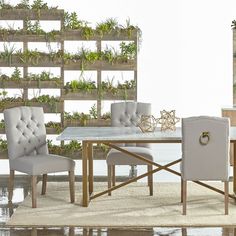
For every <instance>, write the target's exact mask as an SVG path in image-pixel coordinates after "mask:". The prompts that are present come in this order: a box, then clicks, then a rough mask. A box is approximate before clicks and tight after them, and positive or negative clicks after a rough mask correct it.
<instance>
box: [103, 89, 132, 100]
mask: <svg viewBox="0 0 236 236" xmlns="http://www.w3.org/2000/svg"><path fill="white" fill-rule="evenodd" d="M100 98H101V99H102V100H136V91H135V90H134V89H126V90H124V89H119V90H118V92H117V93H115V94H113V93H111V92H106V91H105V92H101V94H100Z"/></svg>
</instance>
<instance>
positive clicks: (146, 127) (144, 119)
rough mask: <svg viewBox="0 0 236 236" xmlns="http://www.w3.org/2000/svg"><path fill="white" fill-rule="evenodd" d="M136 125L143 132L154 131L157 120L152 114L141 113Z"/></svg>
mask: <svg viewBox="0 0 236 236" xmlns="http://www.w3.org/2000/svg"><path fill="white" fill-rule="evenodd" d="M137 126H138V127H139V128H140V129H141V130H142V132H143V133H145V132H154V130H155V128H156V126H157V120H156V118H155V117H154V116H153V115H142V116H141V118H140V120H139V122H138V124H137Z"/></svg>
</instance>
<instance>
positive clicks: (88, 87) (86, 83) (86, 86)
mask: <svg viewBox="0 0 236 236" xmlns="http://www.w3.org/2000/svg"><path fill="white" fill-rule="evenodd" d="M64 88H65V90H66V92H69V91H71V92H76V91H78V90H82V91H84V92H86V93H87V92H88V93H89V92H91V91H92V90H93V89H96V84H95V81H91V80H86V79H84V78H81V79H79V80H72V81H70V82H67V83H66V85H65V87H64Z"/></svg>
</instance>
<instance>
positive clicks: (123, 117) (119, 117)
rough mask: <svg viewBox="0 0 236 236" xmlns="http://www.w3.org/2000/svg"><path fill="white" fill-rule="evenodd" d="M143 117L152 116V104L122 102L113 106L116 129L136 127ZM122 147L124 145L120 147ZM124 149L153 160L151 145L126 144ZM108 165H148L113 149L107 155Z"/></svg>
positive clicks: (112, 122)
mask: <svg viewBox="0 0 236 236" xmlns="http://www.w3.org/2000/svg"><path fill="white" fill-rule="evenodd" d="M142 115H151V104H150V103H141V102H120V103H113V104H111V124H112V126H114V127H132V126H136V125H137V122H138V121H139V119H140V117H141V116H142ZM119 146H122V145H119ZM124 146H125V147H124V149H127V150H128V151H132V152H133V153H136V154H141V155H142V156H144V157H147V158H148V159H149V160H152V159H153V155H152V152H151V150H150V148H149V145H148V144H146V143H143V144H142V143H139V144H136V143H132V144H131V143H129V144H124ZM107 164H108V165H147V163H144V162H143V161H141V160H138V159H136V158H134V157H131V156H130V155H129V156H128V155H126V154H124V153H122V152H120V151H117V150H114V149H111V150H110V152H109V153H108V155H107Z"/></svg>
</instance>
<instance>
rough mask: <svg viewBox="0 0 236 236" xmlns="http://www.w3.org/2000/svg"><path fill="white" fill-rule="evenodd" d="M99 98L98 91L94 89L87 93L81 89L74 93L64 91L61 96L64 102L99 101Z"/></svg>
mask: <svg viewBox="0 0 236 236" xmlns="http://www.w3.org/2000/svg"><path fill="white" fill-rule="evenodd" d="M97 97H98V91H97V89H93V90H91V91H90V92H85V91H83V90H80V89H77V90H75V91H74V92H71V91H70V92H66V90H65V89H64V90H63V93H62V94H61V98H62V99H63V100H97Z"/></svg>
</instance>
